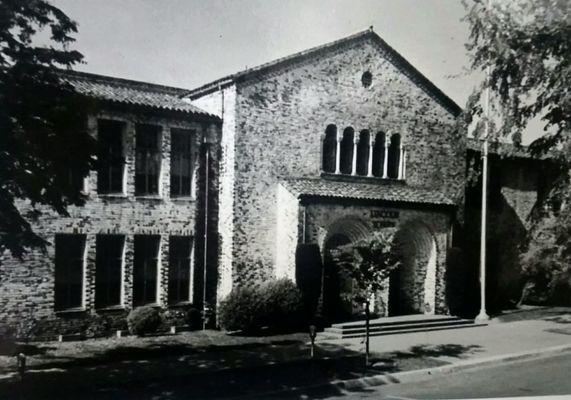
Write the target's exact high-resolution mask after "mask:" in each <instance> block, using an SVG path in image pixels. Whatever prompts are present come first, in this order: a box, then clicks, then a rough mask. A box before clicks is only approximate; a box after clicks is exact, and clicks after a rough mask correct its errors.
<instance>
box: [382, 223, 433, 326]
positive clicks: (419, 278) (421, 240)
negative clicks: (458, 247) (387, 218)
mask: <svg viewBox="0 0 571 400" xmlns="http://www.w3.org/2000/svg"><path fill="white" fill-rule="evenodd" d="M395 246H397V251H398V253H399V254H400V257H401V262H402V265H401V266H400V267H399V268H398V269H396V270H395V271H393V272H392V273H391V275H390V279H389V315H391V316H393V315H406V314H434V309H435V302H436V265H437V246H436V240H435V239H434V235H433V234H432V232H431V231H430V230H429V229H428V227H427V226H426V225H425V224H424V223H422V222H418V221H414V222H409V223H406V224H405V225H404V226H403V227H402V228H400V229H399V230H398V231H397V233H396V235H395Z"/></svg>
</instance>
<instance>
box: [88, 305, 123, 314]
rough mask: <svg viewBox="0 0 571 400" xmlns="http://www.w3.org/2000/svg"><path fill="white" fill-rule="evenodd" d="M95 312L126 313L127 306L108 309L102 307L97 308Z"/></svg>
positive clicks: (109, 307)
mask: <svg viewBox="0 0 571 400" xmlns="http://www.w3.org/2000/svg"><path fill="white" fill-rule="evenodd" d="M95 311H97V312H106V311H125V306H120V305H117V306H108V307H100V308H96V309H95Z"/></svg>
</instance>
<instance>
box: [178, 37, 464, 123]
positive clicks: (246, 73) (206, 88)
mask: <svg viewBox="0 0 571 400" xmlns="http://www.w3.org/2000/svg"><path fill="white" fill-rule="evenodd" d="M365 40H372V41H373V42H374V43H376V44H377V45H378V46H380V47H381V49H382V50H383V51H384V52H385V53H386V56H387V59H388V60H389V61H391V62H392V63H393V64H394V65H395V66H396V67H397V68H399V69H400V70H401V71H402V72H403V73H404V74H405V75H406V76H408V77H409V78H410V79H411V80H412V81H413V82H414V83H415V84H416V85H418V86H419V87H420V88H421V89H423V90H424V91H425V92H426V93H427V94H428V95H429V96H431V97H432V98H434V99H435V100H436V101H438V102H439V103H440V104H441V105H442V106H443V107H444V108H445V109H447V110H448V111H449V112H451V113H452V114H453V115H455V116H456V115H458V114H459V113H460V112H461V111H462V109H461V108H460V106H458V104H456V102H454V100H452V99H451V98H450V97H448V96H447V95H446V94H445V93H444V92H443V91H442V90H440V89H439V88H438V87H437V86H436V85H435V84H434V83H432V82H431V81H430V80H429V79H428V78H427V77H426V76H424V75H423V74H422V73H421V72H420V71H419V70H417V69H416V68H415V67H414V66H413V65H412V64H411V63H409V62H408V61H407V60H406V59H405V58H404V57H403V56H402V55H401V54H399V53H398V52H397V51H396V50H395V49H394V48H392V47H391V46H390V45H389V44H388V43H387V42H385V41H384V40H383V39H382V38H381V37H380V36H379V35H377V34H376V33H375V32H374V31H373V29H372V27H371V28H370V29H367V30H365V31H362V32H358V33H356V34H354V35H351V36H347V37H345V38H343V39H340V40H336V41H334V42H330V43H327V44H324V45H321V46H317V47H313V48H310V49H308V50H304V51H301V52H299V53H295V54H292V55H289V56H286V57H283V58H279V59H277V60H274V61H270V62H268V63H265V64H262V65H259V66H257V67H253V68H248V69H245V70H243V71H240V72H237V73H235V74H232V75H228V76H225V77H223V78H220V79H217V80H215V81H212V82H210V83H207V84H205V85H202V86H199V87H197V88H195V89H193V90H190V91H188V92H187V93H186V96H188V97H189V98H191V99H193V100H194V99H197V98H199V97H202V96H204V95H206V94H209V93H212V92H214V91H216V90H218V89H220V88H225V87H228V86H230V85H232V84H234V83H236V82H241V81H245V80H247V79H250V78H252V77H255V76H258V75H260V74H264V73H267V72H269V71H271V70H274V69H278V68H283V67H285V66H288V65H291V64H294V63H296V62H299V61H301V60H304V59H307V58H311V57H316V56H318V55H322V54H325V53H328V52H330V51H333V50H336V49H339V48H341V47H344V46H350V45H353V44H355V43H358V42H361V41H365Z"/></svg>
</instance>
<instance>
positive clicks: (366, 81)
mask: <svg viewBox="0 0 571 400" xmlns="http://www.w3.org/2000/svg"><path fill="white" fill-rule="evenodd" d="M361 83H362V84H363V87H366V88H368V87H369V86H371V84H372V83H373V74H371V73H370V72H369V71H366V72H363V75H361Z"/></svg>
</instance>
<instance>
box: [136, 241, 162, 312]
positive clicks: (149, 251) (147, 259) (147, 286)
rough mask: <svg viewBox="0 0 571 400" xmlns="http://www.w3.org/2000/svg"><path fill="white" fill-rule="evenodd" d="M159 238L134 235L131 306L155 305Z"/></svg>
mask: <svg viewBox="0 0 571 400" xmlns="http://www.w3.org/2000/svg"><path fill="white" fill-rule="evenodd" d="M160 240H161V238H160V236H158V235H135V243H134V253H135V255H134V265H133V305H134V306H142V305H145V304H156V303H157V288H158V286H157V285H158V272H159V250H160Z"/></svg>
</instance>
